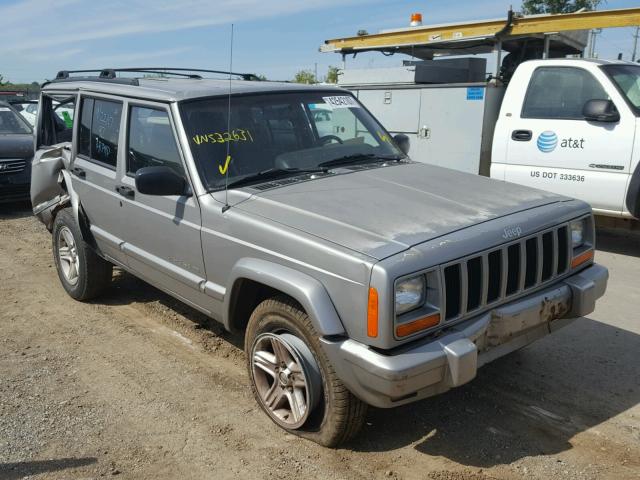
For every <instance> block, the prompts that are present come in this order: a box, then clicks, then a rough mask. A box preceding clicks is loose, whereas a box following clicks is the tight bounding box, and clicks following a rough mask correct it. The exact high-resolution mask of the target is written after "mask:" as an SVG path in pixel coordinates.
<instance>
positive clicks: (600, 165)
mask: <svg viewBox="0 0 640 480" xmlns="http://www.w3.org/2000/svg"><path fill="white" fill-rule="evenodd" d="M438 62H439V61H436V62H435V64H438ZM412 68H415V67H411V66H405V67H398V68H397V69H396V70H397V72H399V73H400V75H404V76H405V77H401V78H409V77H407V75H411V74H412V73H413V72H412V71H411V69H412ZM378 70H379V71H378V72H376V74H375V75H373V74H372V72H371V71H369V73H368V74H366V72H367V70H360V71H359V72H360V73H358V72H357V71H354V70H351V71H350V70H345V71H344V75H343V76H342V77H341V78H340V84H341V86H343V87H345V88H347V89H349V90H352V91H353V92H354V93H356V94H357V95H358V98H359V99H360V101H361V102H362V103H363V104H364V105H365V106H366V107H367V108H368V109H370V110H371V111H372V112H373V113H374V115H375V116H376V117H377V118H378V119H380V120H381V122H382V124H383V125H384V126H385V127H386V128H387V129H388V130H389V132H391V133H392V134H403V135H406V136H408V137H409V139H410V141H411V152H410V155H411V157H412V159H414V160H416V161H421V162H425V163H432V164H437V165H441V166H446V167H449V168H454V169H457V170H462V171H466V172H471V173H479V174H483V175H490V176H491V177H492V178H496V179H500V180H505V181H509V182H515V183H519V184H523V185H527V186H531V187H535V188H540V189H543V190H548V191H552V192H555V193H560V194H564V195H567V196H569V197H574V198H579V199H581V200H585V201H587V202H589V203H590V204H591V205H592V207H593V209H594V212H595V213H596V214H600V215H607V216H613V217H622V218H634V217H635V218H639V217H640V168H639V167H638V163H639V160H640V135H636V130H637V129H638V127H637V125H640V122H639V121H638V116H640V65H637V64H635V63H629V62H621V61H615V62H612V61H604V60H585V59H564V58H563V59H546V60H530V61H527V62H524V63H522V64H520V66H518V68H517V70H516V71H515V73H514V75H513V77H512V78H511V79H510V81H509V83H508V86H507V87H506V88H505V87H504V86H502V85H501V84H500V83H499V82H497V83H496V82H495V81H491V82H476V83H445V84H433V83H432V84H426V83H422V84H420V83H415V82H414V83H411V82H406V81H404V80H400V81H395V80H393V76H392V75H389V72H388V71H390V70H393V69H378ZM382 70H388V71H385V72H382ZM365 74H366V76H365ZM385 75H387V77H386V80H384V81H378V80H376V79H380V78H383V77H384V76H385ZM396 78H398V77H396ZM372 79H373V80H372ZM638 133H640V130H638Z"/></svg>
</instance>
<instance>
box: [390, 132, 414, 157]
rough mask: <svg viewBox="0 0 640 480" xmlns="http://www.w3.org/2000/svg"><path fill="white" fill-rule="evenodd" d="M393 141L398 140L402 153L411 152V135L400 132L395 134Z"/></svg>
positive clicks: (397, 143)
mask: <svg viewBox="0 0 640 480" xmlns="http://www.w3.org/2000/svg"><path fill="white" fill-rule="evenodd" d="M393 141H394V142H396V145H397V146H398V148H399V149H400V150H402V153H404V154H405V155H408V154H409V148H410V147H411V142H410V141H409V137H407V136H406V135H405V134H404V133H399V134H397V135H394V137H393Z"/></svg>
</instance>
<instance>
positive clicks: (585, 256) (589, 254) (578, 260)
mask: <svg viewBox="0 0 640 480" xmlns="http://www.w3.org/2000/svg"><path fill="white" fill-rule="evenodd" d="M593 256H594V253H593V250H587V251H586V252H584V253H581V254H580V255H578V256H577V257H574V258H573V260H571V268H576V267H579V266H580V265H582V264H583V263H586V262H588V261H589V260H593Z"/></svg>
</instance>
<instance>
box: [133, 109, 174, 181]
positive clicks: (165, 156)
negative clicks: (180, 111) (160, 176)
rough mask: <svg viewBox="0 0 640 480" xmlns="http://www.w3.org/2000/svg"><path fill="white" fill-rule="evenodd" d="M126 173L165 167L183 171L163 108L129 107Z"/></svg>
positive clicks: (167, 116)
mask: <svg viewBox="0 0 640 480" xmlns="http://www.w3.org/2000/svg"><path fill="white" fill-rule="evenodd" d="M128 142H129V144H128V148H127V173H128V174H130V175H135V173H136V172H137V171H138V170H139V169H140V168H143V167H154V166H155V167H158V166H167V167H170V168H172V169H174V170H175V171H176V172H178V173H179V174H183V172H184V171H183V169H182V162H181V160H180V154H179V153H178V147H177V146H176V141H175V138H174V135H173V130H172V129H171V123H170V122H169V115H167V112H166V111H165V110H159V109H155V108H147V107H137V106H132V107H131V108H130V110H129V135H128Z"/></svg>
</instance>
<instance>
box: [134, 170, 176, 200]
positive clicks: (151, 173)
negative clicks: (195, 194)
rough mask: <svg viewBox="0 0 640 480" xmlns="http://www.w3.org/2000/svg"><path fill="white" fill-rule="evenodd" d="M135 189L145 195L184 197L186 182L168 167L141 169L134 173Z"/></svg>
mask: <svg viewBox="0 0 640 480" xmlns="http://www.w3.org/2000/svg"><path fill="white" fill-rule="evenodd" d="M136 189H137V190H138V192H140V193H143V194H145V195H179V196H182V195H185V194H186V192H187V182H186V180H185V179H184V177H183V176H181V175H178V174H177V173H176V172H175V171H174V170H172V169H171V168H169V167H143V168H141V169H139V170H138V171H137V172H136Z"/></svg>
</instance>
